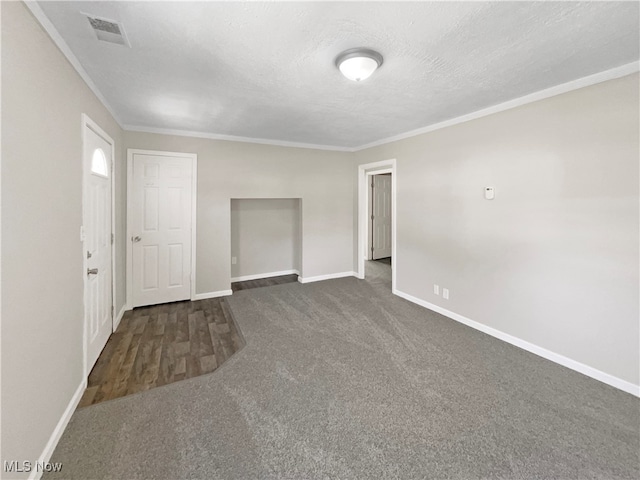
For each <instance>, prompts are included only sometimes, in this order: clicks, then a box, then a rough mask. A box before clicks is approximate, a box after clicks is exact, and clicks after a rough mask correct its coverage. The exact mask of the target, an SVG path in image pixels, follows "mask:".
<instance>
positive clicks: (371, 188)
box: [358, 160, 396, 290]
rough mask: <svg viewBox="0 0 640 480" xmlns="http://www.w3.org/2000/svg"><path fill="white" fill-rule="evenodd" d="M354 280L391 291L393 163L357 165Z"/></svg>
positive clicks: (391, 161) (392, 280)
mask: <svg viewBox="0 0 640 480" xmlns="http://www.w3.org/2000/svg"><path fill="white" fill-rule="evenodd" d="M358 173H359V178H358V200H359V201H358V278H361V279H366V280H367V281H369V282H373V283H382V284H386V285H388V286H389V287H390V288H391V289H392V290H393V289H395V278H396V271H395V266H396V259H395V225H396V222H395V209H396V208H395V193H396V192H395V183H396V182H395V160H386V161H383V162H376V163H370V164H365V165H360V166H359V171H358Z"/></svg>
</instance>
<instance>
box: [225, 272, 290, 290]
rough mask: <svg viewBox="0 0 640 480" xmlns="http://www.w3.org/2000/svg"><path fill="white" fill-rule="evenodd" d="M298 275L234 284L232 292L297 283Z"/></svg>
mask: <svg viewBox="0 0 640 480" xmlns="http://www.w3.org/2000/svg"><path fill="white" fill-rule="evenodd" d="M297 281H298V275H296V274H295V273H294V274H291V275H281V276H279V277H271V278H261V279H259V280H246V281H244V282H234V283H232V284H231V290H233V291H234V292H237V291H238V290H246V289H248V288H260V287H270V286H272V285H282V284H283V283H291V282H297Z"/></svg>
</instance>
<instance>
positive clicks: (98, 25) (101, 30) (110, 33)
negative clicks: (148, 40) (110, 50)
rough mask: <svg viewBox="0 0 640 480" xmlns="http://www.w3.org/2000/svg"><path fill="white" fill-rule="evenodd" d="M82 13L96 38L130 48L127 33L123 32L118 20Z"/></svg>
mask: <svg viewBox="0 0 640 480" xmlns="http://www.w3.org/2000/svg"><path fill="white" fill-rule="evenodd" d="M84 15H85V16H86V17H87V19H88V20H89V23H90V24H91V28H93V31H94V32H96V36H97V37H98V40H102V41H103V42H109V43H115V44H118V45H124V46H126V47H129V48H131V45H130V44H129V39H128V38H127V34H126V33H125V32H124V27H123V26H122V24H121V23H120V22H116V21H114V20H107V19H106V18H100V17H94V16H93V15H89V14H86V13H85V14H84Z"/></svg>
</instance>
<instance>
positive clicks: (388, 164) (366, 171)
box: [356, 158, 397, 292]
mask: <svg viewBox="0 0 640 480" xmlns="http://www.w3.org/2000/svg"><path fill="white" fill-rule="evenodd" d="M381 173H390V174H391V290H392V291H393V292H395V290H396V277H397V268H396V265H397V261H396V260H397V259H396V216H397V215H396V211H397V202H396V190H397V189H396V183H397V175H396V159H395V158H392V159H389V160H382V161H379V162H373V163H365V164H362V165H358V245H357V259H358V271H357V272H356V273H357V277H358V278H360V279H364V266H365V260H366V259H367V258H368V257H367V245H368V243H369V241H368V236H369V234H368V227H369V222H368V220H367V217H368V215H369V197H370V196H371V188H370V187H369V183H370V179H371V176H372V175H378V174H381Z"/></svg>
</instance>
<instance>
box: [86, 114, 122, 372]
mask: <svg viewBox="0 0 640 480" xmlns="http://www.w3.org/2000/svg"><path fill="white" fill-rule="evenodd" d="M81 120H82V122H81V131H82V155H81V158H82V225H83V227H82V228H83V229H84V214H85V207H86V205H85V200H86V199H85V180H86V175H87V173H88V172H86V171H85V168H86V163H87V162H86V161H85V160H86V159H85V158H84V150H85V145H86V144H87V137H86V134H87V128H89V129H91V130H92V131H93V132H94V133H95V134H96V135H98V136H99V137H102V139H103V140H104V141H105V142H107V143H108V144H109V145H110V146H111V165H109V167H110V172H109V174H110V176H111V182H110V188H111V235H112V236H113V237H112V238H113V239H114V241H113V242H112V243H111V333H113V331H114V330H115V323H114V315H115V311H116V242H115V239H116V238H117V236H116V175H115V163H116V157H115V154H116V152H115V142H114V141H113V139H112V138H111V137H110V136H109V135H108V134H107V132H105V131H104V130H103V129H102V128H100V126H99V125H98V124H97V123H96V122H94V121H93V120H91V118H90V117H89V116H88V115H87V114H85V113H83V114H82V115H81ZM81 252H82V285H83V295H82V302H83V305H84V303H85V300H86V298H85V294H86V289H87V275H86V269H87V265H86V261H87V259H86V255H85V249H84V230H82V231H81ZM84 308H85V310H84V312H86V305H84ZM83 316H84V318H83V321H82V353H83V356H82V357H83V358H82V371H83V373H84V378H87V377H88V376H89V372H88V371H87V370H88V362H87V355H88V352H89V349H88V345H87V343H88V338H87V337H88V336H87V332H88V328H87V317H86V315H85V313H83Z"/></svg>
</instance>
